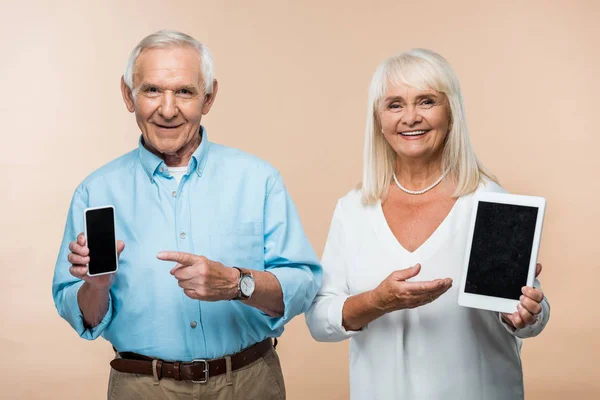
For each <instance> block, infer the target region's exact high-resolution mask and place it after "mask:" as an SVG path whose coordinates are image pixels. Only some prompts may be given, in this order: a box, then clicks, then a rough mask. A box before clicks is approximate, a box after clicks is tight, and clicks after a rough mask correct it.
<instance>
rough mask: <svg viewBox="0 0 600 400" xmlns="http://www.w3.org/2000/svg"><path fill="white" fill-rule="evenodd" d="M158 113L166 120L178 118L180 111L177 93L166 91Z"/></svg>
mask: <svg viewBox="0 0 600 400" xmlns="http://www.w3.org/2000/svg"><path fill="white" fill-rule="evenodd" d="M158 112H159V113H160V115H161V116H162V117H163V118H164V119H172V118H175V117H176V116H177V113H178V112H179V110H178V108H177V102H176V99H175V93H173V92H172V91H170V90H166V91H165V92H164V93H163V95H162V100H161V104H160V108H159V110H158Z"/></svg>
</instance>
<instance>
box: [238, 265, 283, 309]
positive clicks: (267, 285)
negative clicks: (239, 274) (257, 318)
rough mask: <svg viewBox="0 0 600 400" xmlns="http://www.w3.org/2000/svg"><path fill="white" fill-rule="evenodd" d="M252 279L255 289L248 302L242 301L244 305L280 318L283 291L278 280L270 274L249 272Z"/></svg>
mask: <svg viewBox="0 0 600 400" xmlns="http://www.w3.org/2000/svg"><path fill="white" fill-rule="evenodd" d="M244 272H252V276H253V277H254V283H255V287H256V289H255V290H254V293H253V294H252V297H250V298H249V299H248V300H243V302H244V303H245V304H248V305H249V306H252V307H255V308H258V309H259V310H261V311H263V312H265V313H267V314H269V315H270V316H272V317H281V316H283V313H284V311H285V306H284V304H283V291H282V290H281V284H280V283H279V280H277V278H276V277H275V275H273V274H272V273H270V272H263V271H250V270H245V271H244Z"/></svg>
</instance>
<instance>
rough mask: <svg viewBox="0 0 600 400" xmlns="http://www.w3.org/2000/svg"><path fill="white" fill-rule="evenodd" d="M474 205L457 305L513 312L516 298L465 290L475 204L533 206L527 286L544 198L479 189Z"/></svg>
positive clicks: (532, 270) (533, 265)
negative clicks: (482, 202) (535, 217)
mask: <svg viewBox="0 0 600 400" xmlns="http://www.w3.org/2000/svg"><path fill="white" fill-rule="evenodd" d="M474 201H475V205H474V207H473V212H472V214H471V224H470V226H469V236H468V240H467V246H466V249H465V257H464V267H463V275H462V280H461V284H460V290H459V292H458V304H459V305H461V306H463V307H471V308H479V309H483V310H490V311H498V312H505V313H513V312H515V311H517V304H519V301H518V300H511V299H505V298H501V297H491V296H485V295H480V294H473V293H466V292H465V287H466V283H467V272H468V269H469V258H470V256H471V245H472V243H473V233H474V231H475V218H476V216H477V210H478V209H479V203H480V202H481V201H484V202H489V203H500V204H513V205H519V206H530V207H537V209H538V214H537V219H536V224H535V231H534V235H533V246H532V248H531V258H530V259H529V269H528V272H527V283H526V285H527V286H533V282H534V280H535V269H536V264H537V258H538V251H539V248H540V240H541V237H542V225H543V223H544V212H545V210H546V199H544V198H543V197H536V196H523V195H517V194H507V193H495V192H482V193H477V194H475V200H474Z"/></svg>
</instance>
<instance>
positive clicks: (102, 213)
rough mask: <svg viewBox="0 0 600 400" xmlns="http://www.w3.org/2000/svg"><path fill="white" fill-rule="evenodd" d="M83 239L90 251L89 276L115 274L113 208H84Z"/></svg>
mask: <svg viewBox="0 0 600 400" xmlns="http://www.w3.org/2000/svg"><path fill="white" fill-rule="evenodd" d="M83 221H84V225H85V238H86V241H87V247H88V248H89V249H90V255H89V257H90V262H89V263H88V272H87V274H88V275H89V276H96V275H104V274H112V273H115V272H117V267H118V258H117V238H116V234H115V208H114V207H113V206H102V207H92V208H86V209H85V211H84V212H83Z"/></svg>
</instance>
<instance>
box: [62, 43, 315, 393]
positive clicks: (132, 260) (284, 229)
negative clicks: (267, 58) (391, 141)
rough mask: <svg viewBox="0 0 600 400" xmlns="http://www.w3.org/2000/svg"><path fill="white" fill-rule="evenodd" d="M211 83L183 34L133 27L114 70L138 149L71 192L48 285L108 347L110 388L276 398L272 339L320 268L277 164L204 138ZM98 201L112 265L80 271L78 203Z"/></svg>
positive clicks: (206, 65) (85, 254)
mask: <svg viewBox="0 0 600 400" xmlns="http://www.w3.org/2000/svg"><path fill="white" fill-rule="evenodd" d="M217 89H218V86H217V81H216V80H215V79H213V67H212V59H211V55H210V53H209V52H208V50H207V49H206V48H205V47H204V46H202V44H200V43H199V42H198V41H196V40H195V39H194V38H192V37H190V36H188V35H185V34H182V33H179V32H174V31H159V32H157V33H155V34H152V35H150V36H148V37H146V38H144V39H143V40H142V41H141V42H140V43H139V44H138V45H137V47H136V48H135V49H134V50H133V52H132V53H131V56H130V59H129V62H128V64H127V69H126V71H125V75H124V76H123V78H122V80H121V91H122V94H123V99H124V101H125V105H126V107H127V109H128V110H129V111H130V112H132V113H134V114H135V117H136V120H137V124H138V126H139V128H140V130H141V138H140V140H139V146H138V148H137V149H135V150H133V151H131V152H130V153H127V154H125V155H124V156H121V157H119V158H117V159H116V160H114V161H112V162H110V163H108V164H107V165H105V166H103V167H102V168H100V169H98V170H97V171H95V172H93V173H92V174H91V175H90V176H88V177H87V178H86V179H85V180H84V181H83V183H81V185H79V187H78V188H77V189H76V191H75V194H74V196H73V199H72V202H71V207H70V209H69V214H68V218H67V223H66V228H65V233H64V238H63V241H62V245H61V249H60V254H59V256H58V261H57V263H56V269H55V273H54V281H53V285H52V294H53V297H54V301H55V304H56V307H57V309H58V312H59V314H60V315H61V316H62V317H63V318H64V319H66V320H67V321H68V322H69V323H70V324H71V326H72V327H73V328H74V329H75V330H76V331H77V333H78V334H79V335H80V336H81V337H83V338H86V339H95V338H97V337H98V336H100V335H102V336H103V337H104V338H105V339H107V340H108V341H110V342H111V343H112V345H113V347H114V348H115V349H116V351H117V356H116V358H115V359H114V360H113V361H112V362H111V366H112V369H111V373H110V382H109V389H108V390H109V391H108V397H109V398H112V399H154V398H156V399H164V398H180V397H181V398H195V399H198V398H202V399H239V398H244V399H263V400H264V399H282V398H285V387H284V382H283V375H282V372H281V367H280V364H279V359H278V357H277V354H276V353H275V351H274V348H273V343H272V338H276V337H278V336H280V335H281V333H282V332H283V326H284V324H285V323H287V322H288V321H289V320H290V319H292V318H293V317H294V316H296V315H298V314H300V313H303V312H305V311H306V310H307V309H308V307H309V306H310V304H311V302H312V300H313V297H314V296H315V294H316V293H317V291H318V289H319V286H320V283H321V267H320V264H319V261H318V259H317V257H316V255H315V253H314V251H313V250H312V248H311V246H310V244H309V242H308V240H307V238H306V236H305V234H304V231H303V229H302V226H301V224H300V221H299V218H298V214H297V212H296V209H295V207H294V204H293V203H292V201H291V199H290V197H289V195H288V193H287V192H286V189H285V187H284V185H283V182H282V179H281V177H280V175H279V173H278V172H277V171H276V170H275V169H274V168H273V167H271V166H270V165H268V164H267V163H266V162H264V161H261V160H260V159H257V158H256V157H253V156H251V155H248V154H245V153H243V152H241V151H238V150H234V149H231V148H227V147H224V146H221V145H218V144H214V143H211V142H209V141H208V137H207V133H206V129H205V128H204V127H202V126H201V119H202V116H203V115H205V114H208V112H209V111H210V109H211V106H212V105H213V103H214V100H215V97H216V94H217ZM106 204H111V205H113V206H114V208H115V216H116V235H117V238H119V239H120V240H119V241H118V242H117V252H118V254H119V257H120V258H119V270H118V272H116V273H115V274H108V275H99V276H88V275H87V264H88V263H89V262H90V257H89V249H88V248H87V246H86V238H85V236H84V235H83V234H82V233H80V232H82V230H83V212H84V210H85V209H86V208H88V207H95V206H101V205H106ZM242 281H243V282H244V284H243V285H241V284H240V283H241V282H242ZM230 300H231V301H230Z"/></svg>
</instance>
